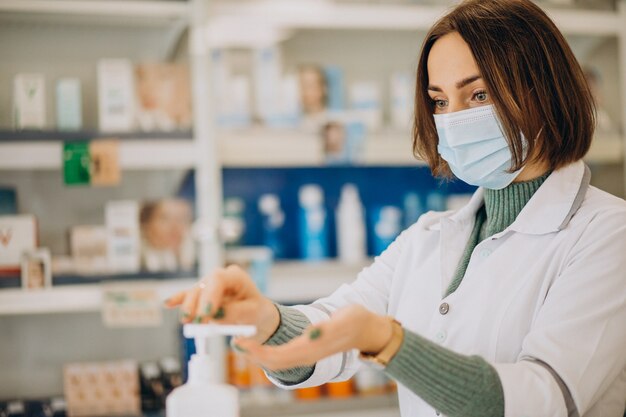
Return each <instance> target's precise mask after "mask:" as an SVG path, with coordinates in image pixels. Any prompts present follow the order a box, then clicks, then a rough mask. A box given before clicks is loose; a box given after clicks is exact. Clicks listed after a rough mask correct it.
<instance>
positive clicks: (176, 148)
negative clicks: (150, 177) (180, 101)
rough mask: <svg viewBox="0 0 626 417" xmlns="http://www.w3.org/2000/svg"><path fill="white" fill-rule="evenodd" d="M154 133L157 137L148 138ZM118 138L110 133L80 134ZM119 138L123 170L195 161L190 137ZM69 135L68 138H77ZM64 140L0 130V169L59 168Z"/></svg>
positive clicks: (183, 166)
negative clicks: (7, 135) (7, 136)
mask: <svg viewBox="0 0 626 417" xmlns="http://www.w3.org/2000/svg"><path fill="white" fill-rule="evenodd" d="M151 136H156V138H151ZM80 137H81V138H82V139H84V140H89V138H90V137H91V138H93V137H101V138H104V137H117V136H112V135H111V136H109V135H98V136H80ZM138 137H139V139H135V138H133V137H132V136H130V135H129V136H127V137H126V138H123V139H120V148H119V149H120V166H121V168H122V169H126V170H148V169H187V168H193V167H194V166H195V165H196V163H197V151H196V144H195V142H194V141H193V140H186V139H180V138H176V135H175V136H174V138H171V139H165V136H164V135H161V134H158V135H143V134H142V135H139V136H138ZM77 139H78V137H77V136H70V137H69V141H72V140H77ZM62 155H63V142H61V141H60V140H50V139H48V140H45V139H42V138H41V137H40V138H39V139H37V140H34V141H33V140H25V141H23V142H16V141H3V140H2V134H1V133H0V170H58V169H61V168H62V166H63V165H62Z"/></svg>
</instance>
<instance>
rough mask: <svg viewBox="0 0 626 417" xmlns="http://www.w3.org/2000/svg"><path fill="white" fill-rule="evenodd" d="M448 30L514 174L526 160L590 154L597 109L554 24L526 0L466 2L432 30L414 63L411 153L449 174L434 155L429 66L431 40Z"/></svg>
mask: <svg viewBox="0 0 626 417" xmlns="http://www.w3.org/2000/svg"><path fill="white" fill-rule="evenodd" d="M451 32H458V33H459V35H460V36H461V37H462V38H463V39H464V40H465V42H467V44H468V45H469V48H470V49H471V51H472V54H473V55H474V58H475V60H476V64H477V65H478V69H479V70H480V73H481V75H482V77H483V80H484V81H485V83H486V86H487V89H488V92H489V96H490V98H491V100H492V102H493V104H494V107H495V109H496V113H497V115H498V118H499V120H500V121H501V123H502V127H503V131H504V132H503V133H504V135H505V137H506V138H507V141H508V143H509V148H510V149H511V153H512V155H513V158H512V166H511V172H513V171H516V170H518V169H520V168H521V167H522V166H523V165H525V164H526V163H527V162H529V161H530V162H532V161H546V162H547V163H548V164H549V165H550V169H553V170H554V169H558V168H560V167H562V166H565V165H567V164H569V163H571V162H574V161H577V160H579V159H581V158H582V157H583V156H584V155H585V154H586V153H587V151H588V150H589V147H590V145H591V139H592V137H593V131H594V127H595V106H594V102H593V98H592V95H591V92H590V90H589V87H588V85H587V82H586V80H585V76H584V74H583V71H582V69H581V67H580V65H579V63H578V61H577V60H576V58H575V57H574V54H573V53H572V51H571V49H570V48H569V46H568V44H567V42H566V41H565V38H564V37H563V35H562V34H561V32H560V31H559V30H558V29H557V27H556V25H555V24H554V23H553V22H552V21H551V20H550V18H549V17H548V16H547V15H546V14H545V13H544V12H543V11H542V10H541V9H540V8H539V7H538V6H536V5H535V4H533V3H532V2H531V1H530V0H467V1H464V2H462V3H461V4H460V5H458V6H457V7H456V8H454V9H453V10H452V11H451V12H450V13H449V14H447V15H445V16H444V17H442V18H441V19H440V20H439V21H438V22H437V23H435V25H434V26H433V27H432V28H431V30H430V31H429V33H428V34H427V35H426V39H425V40H424V44H423V46H422V52H421V55H420V58H419V64H418V67H417V82H416V89H415V121H414V127H413V152H414V154H415V155H416V156H417V157H419V158H421V159H424V160H425V161H426V162H427V163H428V164H429V165H430V168H431V170H432V172H433V174H434V175H441V176H446V177H449V176H451V172H450V168H449V167H448V165H447V163H446V162H445V161H444V160H443V159H442V158H441V157H440V156H439V153H438V152H437V143H438V137H437V130H436V128H435V123H434V120H433V116H432V114H433V103H432V100H431V98H430V97H429V95H428V92H427V90H428V67H427V63H428V55H429V53H430V50H431V48H432V46H433V44H434V43H435V42H436V41H437V39H439V38H441V37H442V36H444V35H446V34H448V33H451ZM521 135H524V137H525V139H526V141H527V145H528V148H527V152H526V157H525V156H524V152H523V142H522V137H521ZM530 158H533V159H530Z"/></svg>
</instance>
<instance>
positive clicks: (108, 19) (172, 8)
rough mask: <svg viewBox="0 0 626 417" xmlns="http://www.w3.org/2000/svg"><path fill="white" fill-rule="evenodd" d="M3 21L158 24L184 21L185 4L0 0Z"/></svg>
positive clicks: (165, 1) (164, 1)
mask: <svg viewBox="0 0 626 417" xmlns="http://www.w3.org/2000/svg"><path fill="white" fill-rule="evenodd" d="M0 14H2V19H5V20H12V21H15V20H28V21H35V22H42V21H43V22H54V23H81V24H85V23H95V24H98V25H112V26H133V27H134V26H136V25H147V26H162V25H170V24H172V23H176V22H186V21H187V20H188V16H189V7H188V3H187V2H185V1H171V0H162V1H155V0H145V1H137V0H124V1H110V0H54V1H50V0H0Z"/></svg>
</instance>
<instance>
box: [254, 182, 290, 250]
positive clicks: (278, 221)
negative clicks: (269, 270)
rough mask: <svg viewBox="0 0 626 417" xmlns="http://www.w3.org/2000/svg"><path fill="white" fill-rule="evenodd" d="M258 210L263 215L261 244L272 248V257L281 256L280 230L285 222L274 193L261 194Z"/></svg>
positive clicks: (278, 200)
mask: <svg viewBox="0 0 626 417" xmlns="http://www.w3.org/2000/svg"><path fill="white" fill-rule="evenodd" d="M259 211H260V212H261V214H262V215H263V244H264V245H265V246H267V247H268V248H270V249H271V250H272V253H273V254H274V258H282V256H283V244H282V241H281V236H280V231H281V229H282V227H283V225H284V224H285V213H284V212H283V211H282V209H281V207H280V199H279V198H278V196H277V195H276V194H263V195H262V196H261V198H260V199H259Z"/></svg>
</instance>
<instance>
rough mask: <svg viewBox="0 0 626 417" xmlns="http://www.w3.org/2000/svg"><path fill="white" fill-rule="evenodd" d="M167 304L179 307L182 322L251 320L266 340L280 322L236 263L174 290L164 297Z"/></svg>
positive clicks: (259, 339)
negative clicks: (187, 287) (181, 288)
mask: <svg viewBox="0 0 626 417" xmlns="http://www.w3.org/2000/svg"><path fill="white" fill-rule="evenodd" d="M165 306H166V307H169V308H174V307H179V308H180V310H181V313H182V319H181V321H182V322H183V323H191V322H194V323H208V322H215V323H219V324H251V325H254V326H256V328H257V334H256V335H255V336H254V337H252V338H251V339H254V340H255V341H257V342H259V343H263V342H265V341H266V340H267V339H269V338H270V336H271V335H272V334H273V333H274V332H275V331H276V329H277V328H278V325H279V324H280V314H279V313H278V309H277V308H276V306H275V305H274V303H273V302H272V301H271V300H270V299H268V298H266V297H264V296H263V295H262V294H261V292H260V291H259V290H258V288H257V287H256V285H255V284H254V282H253V281H252V279H251V278H250V276H249V275H248V273H247V272H246V271H244V270H243V269H241V268H240V267H238V266H236V265H231V266H229V267H227V268H224V269H218V270H216V271H215V272H214V273H213V275H212V276H210V277H206V278H203V279H201V280H200V281H199V282H198V284H196V285H195V286H194V287H193V288H191V289H189V290H185V291H181V292H179V293H176V294H175V295H173V296H172V297H170V298H169V299H167V300H166V301H165Z"/></svg>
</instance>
